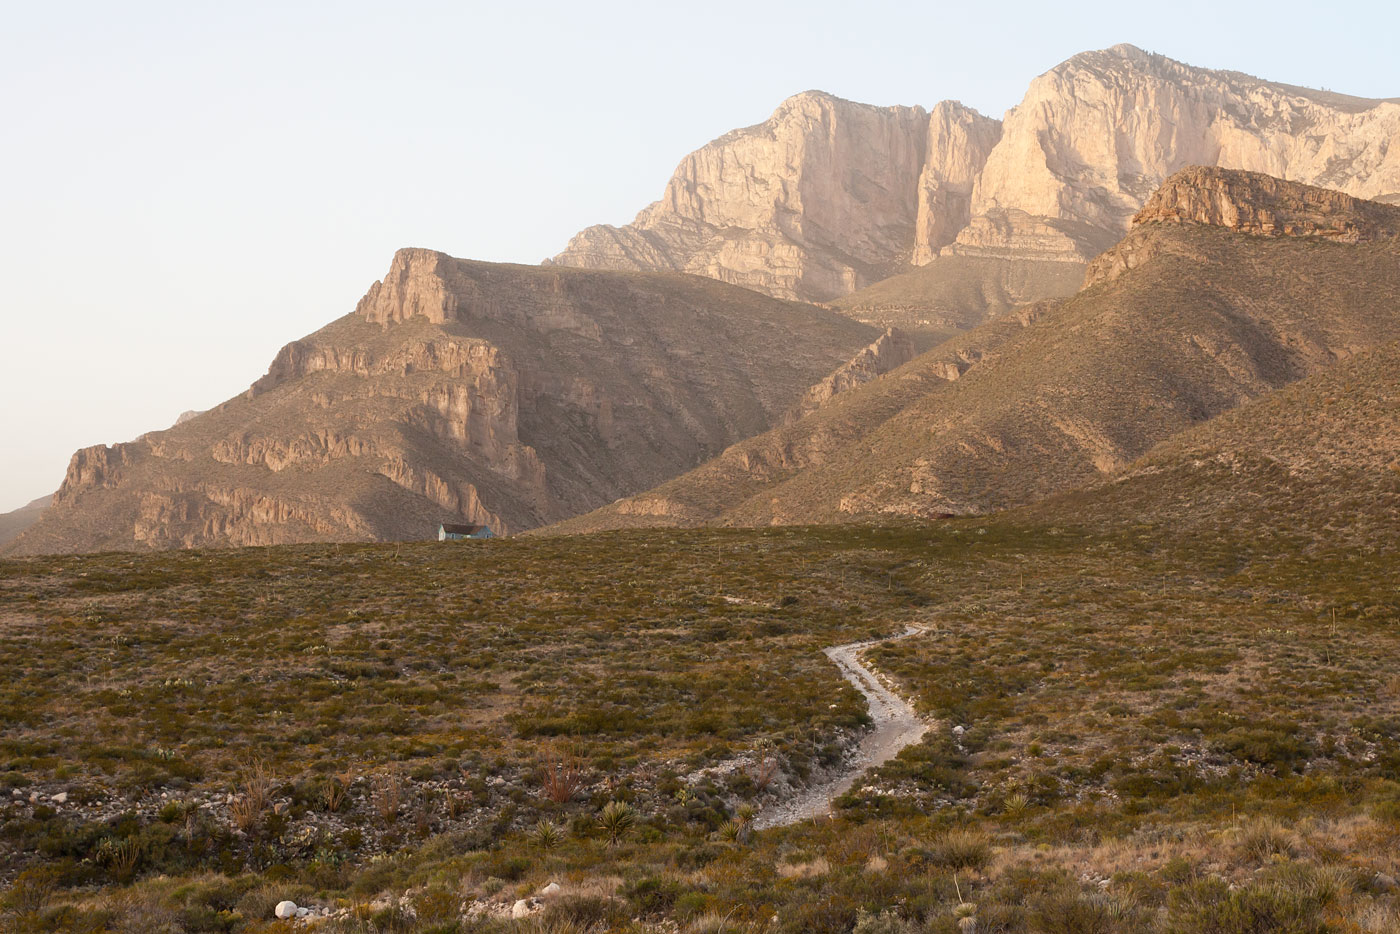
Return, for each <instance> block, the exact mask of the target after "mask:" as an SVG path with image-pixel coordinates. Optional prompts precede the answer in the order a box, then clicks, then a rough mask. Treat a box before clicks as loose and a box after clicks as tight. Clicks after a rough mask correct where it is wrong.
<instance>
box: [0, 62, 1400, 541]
mask: <svg viewBox="0 0 1400 934" xmlns="http://www.w3.org/2000/svg"><path fill="white" fill-rule="evenodd" d="M1397 203H1400V102H1397V101H1396V100H1363V99H1360V98H1354V97H1348V96H1345V95H1340V94H1334V93H1331V92H1322V91H1312V90H1308V89H1302V88H1296V87H1291V86H1288V85H1283V84H1277V83H1271V82H1267V81H1262V80H1259V79H1256V78H1251V77H1249V76H1246V75H1242V74H1239V73H1236V72H1226V71H1211V70H1206V69H1199V68H1193V67H1191V66H1187V65H1183V64H1181V63H1178V62H1174V61H1172V60H1170V59H1167V58H1164V57H1162V56H1159V55H1154V54H1150V53H1147V52H1143V51H1141V50H1139V49H1137V48H1134V47H1132V46H1115V47H1114V48H1112V49H1108V50H1104V51H1099V52H1090V53H1085V54H1081V55H1077V56H1075V57H1073V58H1071V59H1069V60H1068V61H1066V62H1064V63H1063V64H1061V65H1059V66H1057V67H1056V68H1054V69H1052V70H1051V71H1049V72H1047V73H1046V74H1044V75H1041V76H1040V77H1038V78H1036V79H1035V80H1034V81H1033V82H1032V83H1031V85H1030V88H1029V89H1028V91H1027V93H1026V95H1025V98H1024V99H1023V100H1022V102H1021V103H1020V104H1019V105H1018V106H1017V107H1015V108H1013V109H1012V110H1010V111H1008V112H1007V114H1006V115H1005V117H1004V118H1003V119H1002V120H1000V121H998V120H995V119H992V118H989V117H985V116H983V115H981V114H978V113H976V112H975V111H973V110H971V109H969V108H966V107H964V106H962V105H961V104H958V103H956V102H951V101H945V102H943V103H940V104H937V105H935V106H933V107H932V108H931V109H928V110H924V109H923V108H920V107H873V106H869V105H865V104H855V103H851V102H848V101H843V100H840V99H839V98H835V97H832V96H831V95H827V94H824V93H820V92H806V93H803V94H799V95H797V96H795V97H793V98H790V99H789V100H787V101H785V102H784V103H783V104H782V105H781V106H780V107H779V108H778V110H777V111H775V113H774V115H773V116H772V117H771V118H770V119H769V120H768V121H766V122H765V123H763V124H760V125H758V126H756V127H749V128H747V129H741V130H736V131H734V132H731V133H729V134H726V135H725V136H723V137H721V138H719V139H717V140H715V141H714V142H712V143H710V144H708V145H707V146H705V147H702V148H701V149H700V150H698V151H696V152H695V153H692V154H691V155H690V156H687V157H686V159H685V160H683V162H682V163H681V165H680V167H679V168H678V169H677V170H676V173H675V175H674V176H673V177H672V179H671V180H670V182H669V183H668V184H667V186H666V190H665V193H664V195H663V197H662V199H661V200H659V201H657V202H656V203H655V204H652V205H651V206H649V207H647V208H645V209H644V210H643V211H642V212H641V213H640V214H639V215H638V216H637V219H636V220H635V221H634V222H633V223H632V224H629V225H627V226H625V227H617V228H614V227H606V226H603V227H591V228H588V229H587V230H585V231H582V232H581V233H579V234H578V235H577V236H575V237H574V238H573V239H572V240H571V241H570V243H569V245H568V246H567V248H566V249H565V250H564V252H562V253H560V254H559V255H558V256H556V257H554V258H552V259H550V260H547V261H546V262H545V263H544V264H543V265H541V266H514V265H503V264H492V263H481V262H473V261H470V260H462V259H454V258H452V257H449V256H447V255H445V254H442V253H438V252H434V251H431V250H425V249H407V250H401V251H399V253H398V254H397V255H396V256H395V257H394V258H393V261H392V263H391V266H390V270H389V272H388V273H387V274H386V275H385V277H384V278H383V279H382V280H380V281H378V282H375V283H374V284H373V285H372V286H371V288H370V289H369V291H368V292H367V293H366V295H365V297H364V298H363V299H362V300H361V302H360V303H359V305H358V307H357V308H356V309H355V310H354V311H353V312H352V313H350V314H348V315H346V316H345V317H343V318H341V319H339V320H337V321H335V322H332V323H331V324H329V325H327V326H326V327H325V328H323V329H321V330H319V331H317V332H315V333H314V334H311V335H308V336H307V337H304V338H302V339H300V340H296V341H293V342H292V343H290V344H288V345H287V346H286V347H284V348H283V349H282V351H281V352H280V353H279V354H278V355H277V357H276V359H275V360H274V361H273V362H272V364H271V366H270V367H269V370H268V372H267V374H266V375H265V376H263V377H262V378H260V379H258V380H257V381H256V382H254V383H253V384H252V386H251V387H250V388H249V390H248V391H247V392H246V393H243V394H241V395H239V396H237V397H235V398H233V399H231V400H229V401H227V402H225V403H223V404H222V405H220V406H217V407H215V408H214V409H211V410H209V411H207V412H203V413H187V416H182V418H181V421H180V423H178V424H177V425H175V426H174V427H172V428H170V429H168V430H165V431H157V432H151V433H149V434H147V435H144V436H142V437H141V438H139V439H137V440H135V441H132V442H125V443H122V444H117V445H113V446H97V447H92V448H86V449H84V450H81V451H79V452H77V453H76V454H75V455H74V457H73V460H72V462H71V464H70V466H69V469H68V472H67V476H66V477H65V478H64V479H63V482H62V485H61V487H60V489H59V491H58V493H57V494H56V495H55V497H54V498H53V500H52V503H51V505H49V506H48V507H47V508H46V509H37V508H34V506H33V504H31V506H30V507H26V508H25V510H22V511H20V512H17V513H12V514H9V515H8V516H6V517H0V532H3V534H4V535H5V536H7V537H8V538H10V539H12V540H10V541H9V542H8V544H6V543H5V541H3V540H0V548H3V549H5V550H8V551H10V552H12V553H20V554H32V553H43V552H66V551H87V550H103V549H133V548H134V549H146V548H173V547H193V546H208V545H221V546H227V545H253V544H273V543H282V542H294V541H309V540H331V541H352V540H397V539H411V538H424V537H427V536H429V535H431V534H432V533H433V532H434V531H435V530H436V526H437V524H438V523H439V522H444V521H446V522H451V521H467V522H473V523H481V524H487V525H490V526H491V527H492V528H493V529H494V530H495V531H497V532H498V533H507V534H508V533H515V532H521V531H526V530H530V529H537V528H541V527H550V529H551V531H557V532H580V531H594V530H599V529H607V528H617V527H630V526H637V525H695V524H745V525H747V524H770V523H808V522H817V521H822V522H826V521H846V520H849V519H852V518H872V517H873V518H878V517H920V518H930V517H939V516H949V515H958V514H964V513H978V512H985V511H989V510H996V509H1003V508H1007V507H1012V506H1019V505H1025V504H1033V503H1036V502H1040V501H1043V500H1047V498H1049V499H1050V500H1055V499H1056V498H1057V497H1064V496H1073V495H1075V494H1074V492H1073V491H1075V490H1078V489H1086V488H1088V489H1100V488H1103V489H1110V488H1108V487H1101V485H1102V484H1104V483H1116V482H1119V481H1120V480H1121V481H1122V485H1121V486H1119V487H1112V488H1111V489H1119V490H1125V491H1126V490H1132V489H1136V488H1137V487H1136V486H1134V481H1132V480H1131V479H1128V480H1124V479H1123V478H1136V477H1141V476H1148V475H1151V472H1152V471H1156V470H1159V466H1154V465H1158V462H1157V461H1154V460H1152V458H1156V457H1161V456H1166V455H1165V454H1164V453H1163V452H1167V451H1170V450H1174V449H1171V448H1169V447H1164V445H1170V444H1171V443H1172V440H1173V439H1176V438H1188V437H1197V438H1199V437H1204V436H1203V435H1198V434H1193V433H1195V432H1199V431H1202V430H1204V428H1205V426H1210V425H1214V424H1216V423H1217V422H1221V420H1223V419H1224V418H1225V417H1226V416H1227V415H1228V416H1229V417H1230V418H1232V419H1246V420H1247V419H1249V418H1252V417H1255V416H1253V415H1249V414H1246V413H1256V412H1265V413H1267V412H1268V411H1272V410H1270V409H1267V408H1262V407H1261V406H1263V404H1264V403H1265V402H1266V401H1267V400H1270V399H1272V398H1274V397H1275V396H1277V395H1279V393H1280V392H1282V391H1283V390H1284V389H1285V387H1290V386H1295V385H1297V386H1302V385H1309V384H1311V382H1312V381H1314V380H1318V379H1321V378H1323V377H1324V376H1325V375H1327V374H1330V373H1332V372H1334V370H1335V368H1337V367H1338V366H1339V365H1341V364H1343V363H1345V364H1347V365H1352V361H1353V360H1373V361H1381V362H1379V363H1376V362H1373V363H1370V364H1367V365H1368V366H1371V367H1373V368H1377V367H1383V366H1384V361H1386V360H1389V359H1391V357H1387V356H1386V354H1387V353H1390V354H1392V356H1393V350H1391V351H1386V350H1383V349H1382V348H1387V347H1392V346H1393V342H1395V341H1397V340H1400V312H1397V309H1400V265H1397V260H1398V259H1400V239H1397V235H1400V207H1395V206H1394V205H1395V204H1397ZM1338 372H1340V371H1338ZM1289 398H1296V399H1311V398H1313V397H1312V396H1309V395H1307V394H1306V393H1301V392H1300V394H1298V395H1296V396H1290V397H1289ZM1279 404H1282V403H1279ZM1291 404H1292V405H1293V406H1294V407H1295V408H1296V406H1298V405H1301V404H1303V403H1301V402H1296V401H1295V402H1293V403H1291ZM1258 417H1260V418H1264V417H1265V416H1263V415H1260V416H1258ZM1222 423H1223V422H1222ZM1229 424H1232V425H1234V426H1235V427H1234V428H1232V429H1231V430H1232V431H1235V432H1237V433H1239V434H1240V436H1241V437H1250V438H1255V439H1256V440H1255V442H1254V443H1256V444H1257V445H1258V446H1260V447H1261V448H1267V443H1266V439H1267V432H1264V431H1263V430H1262V429H1257V428H1254V427H1250V425H1248V424H1244V423H1240V422H1230V423H1229ZM1358 430H1364V429H1358ZM1378 436H1383V437H1386V438H1390V440H1388V441H1385V442H1384V443H1381V445H1380V453H1378V454H1376V457H1377V458H1379V459H1380V460H1384V458H1385V457H1387V456H1389V454H1386V453H1385V452H1387V451H1389V452H1391V453H1393V452H1394V447H1395V445H1394V441H1393V437H1392V436H1390V435H1385V434H1384V432H1382V433H1381V435H1378ZM1224 437H1225V436H1223V435H1222V436H1218V437H1217V442H1216V443H1222V444H1223V443H1225V442H1224V441H1221V440H1220V438H1224ZM1260 456H1269V455H1267V453H1264V454H1261V455H1260ZM1144 458H1147V460H1143V459H1144ZM1296 459H1297V458H1295V460H1296ZM1144 471H1147V473H1144ZM1165 473H1167V474H1170V475H1171V476H1183V474H1182V471H1181V470H1179V469H1176V468H1173V469H1172V470H1167V471H1165ZM1381 476H1383V477H1384V476H1385V474H1381Z"/></svg>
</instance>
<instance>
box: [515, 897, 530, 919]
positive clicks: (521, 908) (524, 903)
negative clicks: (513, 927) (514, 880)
mask: <svg viewBox="0 0 1400 934" xmlns="http://www.w3.org/2000/svg"><path fill="white" fill-rule="evenodd" d="M510 916H511V917H512V918H528V917H529V916H530V900H529V899H528V898H521V899H517V900H516V902H515V904H514V905H511V906H510Z"/></svg>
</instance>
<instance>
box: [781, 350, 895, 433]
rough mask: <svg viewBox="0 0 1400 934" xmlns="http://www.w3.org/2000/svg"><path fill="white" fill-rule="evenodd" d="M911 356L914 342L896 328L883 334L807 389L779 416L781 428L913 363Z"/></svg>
mask: <svg viewBox="0 0 1400 934" xmlns="http://www.w3.org/2000/svg"><path fill="white" fill-rule="evenodd" d="M914 356H915V353H914V341H913V340H911V339H910V337H909V335H908V334H905V333H904V332H903V331H901V330H899V329H897V328H890V329H888V330H886V331H885V333H884V334H881V335H880V336H879V338H877V339H876V340H875V342H874V343H872V344H871V345H870V346H869V347H866V348H864V349H862V350H861V352H860V353H858V354H856V355H855V356H854V357H852V358H851V359H850V360H848V361H847V362H846V363H844V364H842V365H841V366H840V367H838V368H837V369H836V370H834V371H833V372H832V373H831V375H829V376H827V377H826V379H823V380H822V381H821V382H819V383H817V384H816V385H815V386H813V387H812V388H811V389H808V390H807V393H806V395H804V396H803V397H802V401H801V402H799V403H797V405H795V406H793V407H792V408H791V409H789V410H788V412H787V414H786V415H784V416H783V424H785V425H790V424H793V423H794V422H797V421H800V420H801V419H802V418H804V417H805V416H807V415H809V414H811V413H812V412H815V411H816V410H817V409H819V408H821V407H822V406H823V405H825V404H826V403H828V402H830V401H831V400H832V398H834V397H835V396H837V395H839V394H840V393H843V392H846V391H847V390H849V389H854V388H855V387H857V386H860V385H863V384H865V383H868V382H870V381H871V380H872V379H876V378H878V377H881V376H884V375H885V374H886V373H889V372H891V371H893V370H897V369H899V368H900V367H902V366H903V365H904V364H906V363H908V362H909V361H910V360H913V359H914Z"/></svg>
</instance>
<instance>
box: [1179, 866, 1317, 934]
mask: <svg viewBox="0 0 1400 934" xmlns="http://www.w3.org/2000/svg"><path fill="white" fill-rule="evenodd" d="M1321 910H1322V905H1321V904H1319V903H1318V901H1317V900H1316V898H1315V896H1313V895H1311V894H1310V893H1307V892H1299V891H1295V890H1290V889H1288V888H1286V887H1284V886H1280V885H1270V884H1265V885H1258V884H1250V885H1246V886H1242V887H1240V888H1237V889H1233V890H1232V889H1231V888H1230V887H1229V886H1228V885H1227V884H1226V883H1225V881H1224V880H1223V879H1206V880H1203V881H1201V882H1197V883H1194V884H1192V885H1189V886H1185V887H1183V888H1180V889H1174V890H1173V891H1172V893H1171V896H1170V898H1169V901H1168V921H1167V927H1166V934H1325V932H1327V930H1328V926H1327V925H1326V923H1324V922H1323V921H1322V919H1321V917H1320V914H1321Z"/></svg>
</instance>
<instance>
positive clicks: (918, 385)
mask: <svg viewBox="0 0 1400 934" xmlns="http://www.w3.org/2000/svg"><path fill="white" fill-rule="evenodd" d="M1397 90H1400V82H1397ZM657 181H658V183H660V182H661V181H662V180H660V179H658V180H657ZM430 247H431V245H424V246H422V247H406V248H404V249H401V250H399V251H398V252H397V253H395V254H394V255H393V256H392V257H391V258H390V257H386V259H387V260H388V269H387V272H384V273H383V277H382V278H381V279H379V280H377V281H374V282H373V283H372V284H371V285H370V286H369V287H368V289H367V291H366V292H365V293H364V297H363V298H362V299H361V300H360V301H359V303H358V304H357V305H356V306H355V307H354V308H353V309H347V312H348V313H346V314H345V315H344V316H343V317H341V318H339V319H337V320H334V321H331V322H329V323H327V324H326V325H325V326H324V327H322V328H320V329H319V330H316V331H315V332H314V333H311V334H308V335H306V336H303V337H295V335H294V334H288V335H285V337H286V338H287V339H289V340H290V342H289V343H286V345H285V346H284V347H283V348H282V350H281V351H280V352H279V353H277V355H276V357H275V358H274V359H273V360H272V361H271V363H270V365H269V366H268V369H267V371H266V373H264V374H261V375H259V374H256V373H250V374H249V385H248V389H247V390H246V391H245V392H242V393H240V394H238V395H236V396H234V397H233V398H230V399H228V400H227V401H225V402H223V403H221V404H219V405H217V406H215V407H213V408H210V409H208V410H206V411H202V412H192V413H187V415H186V416H182V417H181V418H180V420H179V422H178V423H176V424H174V425H172V426H171V427H169V428H165V429H156V430H152V431H149V432H148V433H146V434H143V435H141V436H140V437H138V438H135V439H133V440H130V441H125V442H121V443H117V444H111V445H96V446H91V447H86V448H83V449H81V450H79V451H77V452H76V453H74V454H73V456H72V459H71V462H70V464H69V467H68V469H67V473H66V475H65V476H63V477H54V487H53V488H56V490H57V492H56V493H55V494H54V495H53V496H52V497H51V498H49V497H45V498H42V499H40V500H36V501H35V502H33V503H31V504H29V505H27V506H25V507H23V508H22V509H20V510H17V511H15V512H12V513H8V514H5V515H3V516H0V645H3V648H4V651H3V652H2V653H0V670H3V673H4V674H3V678H0V930H3V931H16V932H30V931H68V930H73V931H89V932H104V931H122V932H125V931H170V932H205V931H208V932H215V931H217V932H272V931H302V930H305V931H308V932H312V931H325V932H352V931H353V932H425V934H426V932H439V934H448V932H473V931H484V932H502V934H504V932H511V931H537V932H558V934H566V932H567V934H574V932H580V934H581V932H594V931H631V932H636V934H642V932H682V931H684V932H696V934H721V932H760V931H762V932H770V931H771V932H794V934H795V932H807V931H813V932H841V934H844V932H851V931H854V932H857V934H914V932H949V934H952V932H959V934H994V932H1007V934H1012V932H1027V934H1081V932H1082V934H1118V932H1123V934H1127V932H1156V934H1189V932H1208V934H1256V932H1257V934H1266V932H1277V934H1323V932H1338V934H1343V932H1348V934H1349V932H1393V931H1400V881H1397V879H1400V667H1397V664H1396V659H1397V657H1400V99H1363V98H1359V97H1352V96H1348V95H1346V94H1341V93H1337V92H1335V91H1324V90H1313V89H1308V88H1302V87H1296V86H1292V85H1287V84H1282V83H1275V82H1271V81H1269V80H1266V79H1262V78H1255V77H1252V76H1249V75H1245V74H1242V73H1239V72H1234V71H1222V70H1212V69H1206V68H1200V67H1195V66H1192V65H1188V64H1185V63H1182V62H1178V61H1174V60H1172V59H1170V58H1167V57H1165V56H1162V55H1159V54H1155V53H1150V52H1147V51H1144V50H1142V49H1139V48H1137V47H1135V46H1132V45H1117V46H1113V47H1112V48H1108V49H1104V50H1100V51H1089V52H1084V53H1081V54H1076V55H1073V56H1072V57H1070V58H1068V59H1066V60H1065V61H1063V62H1062V63H1060V64H1059V65H1057V66H1056V67H1054V68H1052V69H1050V70H1049V71H1047V72H1045V73H1044V74H1041V75H1039V76H1038V77H1035V78H1034V79H1033V80H1031V81H1030V84H1029V87H1028V88H1027V89H1026V90H1025V93H1024V97H1023V98H1022V100H1021V102H1020V103H1019V104H1018V105H1016V106H1015V107H1013V108H1012V109H1010V110H1009V111H1007V112H1006V114H1005V115H1004V117H1003V118H1001V119H996V118H994V117H991V116H986V115H983V114H981V113H979V112H977V111H976V110H974V109H972V108H970V107H967V106H965V105H963V104H961V103H959V102H956V101H942V102H930V104H929V106H927V107H923V106H912V107H904V106H897V107H896V106H874V105H870V104H864V103H856V102H852V101H847V100H843V99H841V98H838V97H835V96H833V95H831V94H827V93H824V92H819V91H806V92H802V93H798V94H796V95H794V96H792V97H789V98H788V99H787V100H784V101H782V102H781V103H780V104H779V105H778V106H777V109H776V110H774V111H773V113H772V116H771V117H770V118H769V119H768V120H766V121H765V122H763V123H761V124H758V125H756V126H751V127H746V128H742V129H736V130H733V131H732V132H729V133H727V134H725V135H723V136H721V137H719V138H717V139H715V140H714V141H712V142H710V143H708V144H707V145H705V146H703V147H701V148H700V149H698V150H696V151H695V152H692V153H690V154H689V155H687V156H685V157H684V159H682V161H681V162H680V164H679V166H678V167H677V168H676V170H675V173H674V174H673V175H672V177H671V178H670V180H669V181H667V182H665V184H664V188H663V189H662V191H661V196H660V198H659V199H658V200H657V201H655V202H654V203H652V204H650V205H648V206H645V207H643V208H642V209H641V210H640V212H639V213H638V214H637V215H636V218H635V220H634V221H632V222H631V223H629V224H625V225H621V226H610V225H597V226H591V227H588V228H586V229H584V230H582V231H580V232H579V233H577V234H576V235H575V236H574V237H573V238H572V239H570V240H569V241H568V242H567V244H560V247H561V251H560V252H559V253H557V255H554V256H553V257H551V258H549V259H546V260H544V261H543V262H542V263H540V264H538V265H519V264H503V263H493V262H484V261H478V260H474V259H470V258H455V257H452V256H449V255H447V254H446V253H443V252H438V251H437V250H434V249H431V248H430ZM381 268H382V267H381ZM374 273H375V271H374V270H367V271H366V275H365V279H366V280H367V281H368V280H369V279H370V278H371V276H372V275H373V274H374ZM293 338H294V339H293ZM454 530H455V531H454ZM469 535H470V536H475V537H474V538H472V539H471V540H465V541H457V540H451V539H453V538H455V537H458V536H469ZM482 536H485V537H484V539H483V538H482ZM440 537H441V538H443V539H448V540H443V541H439V538H440Z"/></svg>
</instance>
